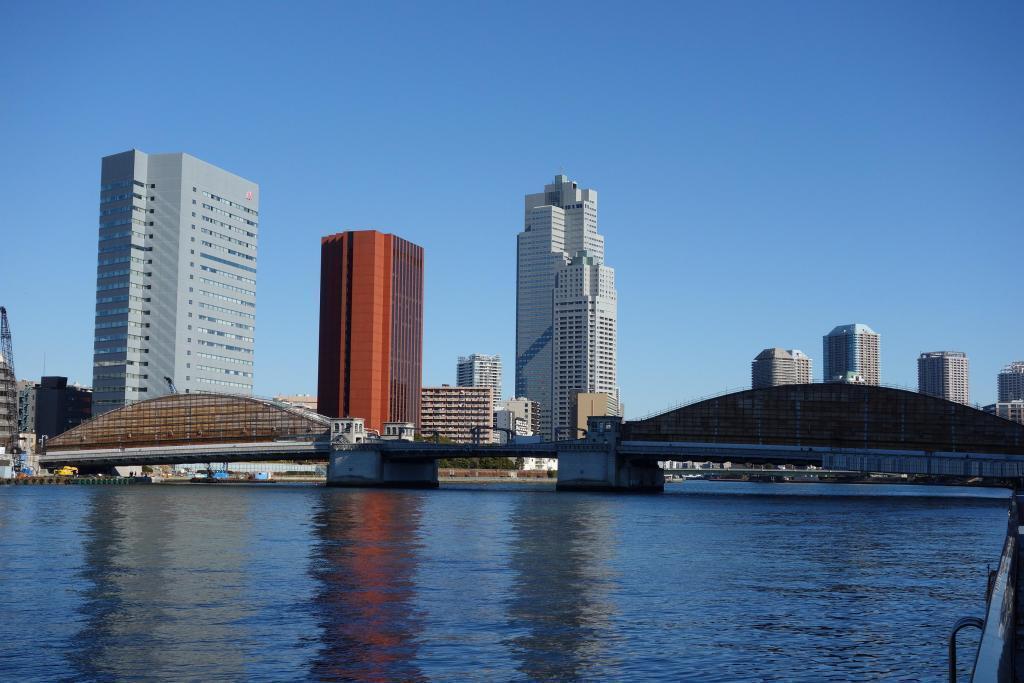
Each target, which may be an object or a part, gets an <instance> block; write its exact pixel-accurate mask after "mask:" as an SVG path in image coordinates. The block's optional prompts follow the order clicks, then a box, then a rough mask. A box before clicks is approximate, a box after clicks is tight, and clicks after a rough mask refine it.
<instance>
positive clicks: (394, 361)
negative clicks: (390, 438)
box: [317, 230, 423, 431]
mask: <svg viewBox="0 0 1024 683" xmlns="http://www.w3.org/2000/svg"><path fill="white" fill-rule="evenodd" d="M422 364H423V247H420V246H417V245H415V244H413V243H412V242H408V241H406V240H403V239H402V238H401V237H396V236H394V235H388V234H386V233H380V232H377V231H376V230H353V231H349V232H341V233H338V234H336V235H328V236H327V237H324V238H323V239H322V240H321V244H320V366H319V372H318V378H317V409H318V410H319V412H320V413H322V414H324V415H328V416H330V417H361V418H363V419H364V420H366V426H367V427H368V428H370V429H376V430H378V431H380V430H381V429H383V426H384V422H387V421H400V422H412V423H414V424H415V425H417V427H419V420H420V386H421V380H422V375H421V368H422Z"/></svg>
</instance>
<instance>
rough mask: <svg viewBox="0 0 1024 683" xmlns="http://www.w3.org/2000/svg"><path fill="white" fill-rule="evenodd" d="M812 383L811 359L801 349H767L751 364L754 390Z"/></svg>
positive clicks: (751, 378)
mask: <svg viewBox="0 0 1024 683" xmlns="http://www.w3.org/2000/svg"><path fill="white" fill-rule="evenodd" d="M810 383H811V359H810V358H809V357H808V356H807V354H806V353H804V352H803V351H800V350H799V349H789V350H786V349H780V348H778V347H775V348H771V349H765V350H764V351H762V352H761V353H759V354H757V356H756V357H755V358H754V361H753V362H752V363H751V364H750V386H751V388H752V389H763V388H766V387H776V386H779V385H782V384H810Z"/></svg>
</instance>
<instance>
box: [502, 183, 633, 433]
mask: <svg viewBox="0 0 1024 683" xmlns="http://www.w3.org/2000/svg"><path fill="white" fill-rule="evenodd" d="M524 205H525V212H524V213H525V215H524V228H523V231H522V232H521V233H519V235H518V236H517V263H516V382H515V394H516V396H524V397H527V398H530V399H533V400H534V401H537V403H538V404H539V406H540V432H541V434H542V435H544V436H548V437H550V436H551V435H552V431H553V426H554V425H553V422H552V412H553V409H554V398H555V396H554V392H555V367H554V363H555V348H554V338H555V305H554V292H555V288H556V286H558V277H559V274H560V273H562V271H564V270H566V269H567V268H571V264H572V261H573V258H574V257H575V256H577V254H580V255H581V256H582V257H583V258H584V260H587V259H589V262H590V264H591V265H594V264H598V265H603V263H604V238H603V237H602V236H601V235H599V234H598V232H597V191H596V190H591V189H581V188H580V187H578V186H577V184H576V183H574V182H572V181H571V180H569V178H568V177H566V176H564V175H558V176H555V180H554V183H552V184H550V185H545V186H544V191H543V192H539V193H536V194H528V195H526V199H525V202H524ZM583 252H585V254H584V253H583ZM582 264H583V261H581V262H580V263H577V264H576V268H577V270H576V271H575V272H577V274H578V275H579V276H580V278H582V272H581V271H579V270H578V269H579V267H580V266H581V265H582ZM588 267H589V266H588ZM610 273H611V269H607V272H606V275H605V277H604V281H605V282H606V283H607V282H608V281H609V280H608V275H609V274H610ZM566 277H567V278H568V277H571V276H570V275H568V274H567V275H566ZM600 279H601V278H600V276H599V277H598V280H600ZM612 282H614V281H613V280H612ZM563 284H564V286H565V287H566V288H568V280H564V279H563ZM577 284H578V285H579V294H580V295H581V296H584V295H586V294H585V293H584V291H583V282H582V279H581V280H580V281H579V282H578V283H577ZM563 294H568V289H566V290H565V291H564V292H563ZM606 294H607V292H606ZM610 294H611V296H612V299H614V284H613V285H612V290H611V292H610ZM586 296H589V295H586ZM612 328H613V329H612V332H611V334H612V335H614V334H615V332H614V320H613V321H612ZM560 343H561V341H560ZM565 343H566V344H568V343H569V342H568V340H566V342H565ZM565 351H566V354H578V355H579V356H580V357H584V356H586V354H587V349H586V348H585V347H577V348H571V347H570V346H567V347H566V349H565ZM566 357H567V356H563V358H566ZM614 365H615V360H614V358H613V359H612V367H613V368H614ZM596 381H597V378H596V376H595V377H588V383H596ZM614 382H615V379H614V375H613V377H612V380H611V383H613V384H614ZM605 384H607V382H605ZM577 390H578V391H589V390H590V387H588V386H582V387H579V388H578V389H577ZM615 394H616V397H617V396H618V389H616V390H615Z"/></svg>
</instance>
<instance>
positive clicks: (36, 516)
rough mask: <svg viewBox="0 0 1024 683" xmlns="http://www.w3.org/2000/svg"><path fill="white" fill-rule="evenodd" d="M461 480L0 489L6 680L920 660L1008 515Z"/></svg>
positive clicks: (917, 505)
mask: <svg viewBox="0 0 1024 683" xmlns="http://www.w3.org/2000/svg"><path fill="white" fill-rule="evenodd" d="M472 488H473V487H472V486H463V488H462V489H458V490H452V489H448V490H445V489H442V490H440V491H430V492H415V491H351V490H331V489H324V488H315V487H298V486H289V485H274V486H269V487H268V486H251V487H248V486H229V487H218V486H212V487H207V486H178V487H175V486H150V487H143V486H136V487H111V488H104V487H95V488H92V487H78V486H67V487H65V486H61V487H14V486H11V487H0V519H2V520H3V534H0V592H2V594H3V595H4V596H5V600H6V602H5V603H3V607H2V608H0V609H2V610H3V612H2V614H0V642H3V643H6V644H12V646H11V647H5V648H0V680H3V681H7V680H12V681H18V682H19V683H22V682H24V681H49V680H75V681H77V680H82V681H93V680H98V681H113V680H137V679H150V680H161V681H183V680H188V681H192V680H195V681H207V680H217V681H220V680H225V681H235V680H265V681H282V680H310V679H314V680H380V681H383V680H403V681H421V680H439V681H454V680H457V681H466V680H480V681H491V680H501V681H506V680H559V681H561V680H567V681H571V680H627V679H628V680H641V679H646V680H650V679H660V680H666V679H667V680H683V681H701V682H704V681H730V682H731V681H754V680H758V681H763V680H773V681H778V680H785V681H807V682H808V683H810V682H814V683H818V682H820V681H849V680H865V681H866V680H878V679H898V680H906V679H912V680H938V679H940V678H942V677H943V676H944V675H945V653H944V643H945V637H946V634H947V632H948V629H949V627H950V624H952V623H953V622H954V621H955V620H956V619H957V618H959V617H961V616H964V615H971V614H980V613H981V609H982V607H983V604H984V592H985V569H986V565H989V564H994V563H995V562H996V561H997V560H998V557H999V551H1000V547H1001V545H1002V540H1003V538H1002V535H1003V531H1004V529H1005V520H1006V500H1005V495H1004V496H1002V497H1000V498H994V499H989V500H986V499H984V498H983V497H982V496H983V495H984V493H983V492H976V491H971V492H966V493H965V492H955V491H950V492H946V491H943V490H937V489H934V488H930V489H929V488H923V487H911V486H905V487H885V486H877V487H850V486H841V485H826V484H819V485H810V484H809V485H796V484H794V485H775V486H773V485H757V484H744V483H735V484H730V483H723V482H687V483H686V484H683V485H680V486H672V487H670V488H669V490H668V491H667V492H666V493H665V495H663V496H615V495H590V494H556V493H554V492H553V491H550V490H545V489H544V488H543V487H537V486H531V485H525V486H523V485H520V486H518V487H517V486H516V485H505V486H478V487H476V488H475V490H470V489H472ZM965 495H968V496H970V497H958V496H965ZM996 495H999V494H996ZM974 637H976V634H975V633H974V632H971V633H967V634H965V635H964V636H963V640H962V643H963V647H962V648H961V652H962V653H967V652H969V651H970V642H971V638H974ZM962 659H968V657H967V656H966V654H965V655H964V656H963V657H962Z"/></svg>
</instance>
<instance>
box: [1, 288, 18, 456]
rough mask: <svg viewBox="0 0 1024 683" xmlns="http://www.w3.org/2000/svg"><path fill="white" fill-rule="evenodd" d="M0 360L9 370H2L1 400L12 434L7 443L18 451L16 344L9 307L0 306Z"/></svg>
mask: <svg viewBox="0 0 1024 683" xmlns="http://www.w3.org/2000/svg"><path fill="white" fill-rule="evenodd" d="M0 361H3V362H4V363H6V365H7V372H6V373H4V372H0V395H2V396H0V400H2V401H3V408H4V409H5V410H6V411H7V419H8V420H9V421H10V428H11V434H10V437H9V438H8V440H7V441H6V442H5V443H0V446H6V447H7V452H8V453H17V452H18V451H19V448H18V382H17V380H16V379H15V377H16V375H15V374H14V345H13V344H12V343H11V324H10V323H9V322H8V320H7V309H6V308H4V307H3V306H0Z"/></svg>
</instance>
